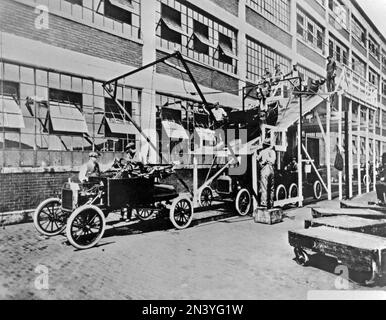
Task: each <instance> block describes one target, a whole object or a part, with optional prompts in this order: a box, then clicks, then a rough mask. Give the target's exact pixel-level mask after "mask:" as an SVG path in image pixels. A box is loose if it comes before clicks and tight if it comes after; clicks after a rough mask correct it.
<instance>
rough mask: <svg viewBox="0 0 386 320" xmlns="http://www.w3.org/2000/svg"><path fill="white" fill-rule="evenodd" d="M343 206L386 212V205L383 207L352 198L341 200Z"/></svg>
mask: <svg viewBox="0 0 386 320" xmlns="http://www.w3.org/2000/svg"><path fill="white" fill-rule="evenodd" d="M340 207H341V208H352V209H368V210H375V211H380V212H385V213H386V207H381V206H379V205H377V204H368V203H363V202H355V201H351V200H345V201H341V202H340Z"/></svg>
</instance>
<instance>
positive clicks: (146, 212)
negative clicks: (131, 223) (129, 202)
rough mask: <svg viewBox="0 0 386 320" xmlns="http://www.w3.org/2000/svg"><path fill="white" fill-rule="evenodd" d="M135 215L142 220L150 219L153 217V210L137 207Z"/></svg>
mask: <svg viewBox="0 0 386 320" xmlns="http://www.w3.org/2000/svg"><path fill="white" fill-rule="evenodd" d="M136 214H137V217H138V218H139V219H140V220H142V221H146V220H150V219H151V218H152V217H153V214H154V210H151V209H147V208H138V209H136Z"/></svg>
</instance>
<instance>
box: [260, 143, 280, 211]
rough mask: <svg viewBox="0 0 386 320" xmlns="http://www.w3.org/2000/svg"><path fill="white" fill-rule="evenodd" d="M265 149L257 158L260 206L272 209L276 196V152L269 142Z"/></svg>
mask: <svg viewBox="0 0 386 320" xmlns="http://www.w3.org/2000/svg"><path fill="white" fill-rule="evenodd" d="M263 148H264V149H262V150H261V151H260V153H259V155H258V157H257V160H258V161H259V163H260V206H261V207H265V208H267V209H271V208H272V207H273V199H274V195H275V169H274V166H275V163H276V151H275V147H274V146H271V145H270V143H269V142H268V141H266V142H264V144H263Z"/></svg>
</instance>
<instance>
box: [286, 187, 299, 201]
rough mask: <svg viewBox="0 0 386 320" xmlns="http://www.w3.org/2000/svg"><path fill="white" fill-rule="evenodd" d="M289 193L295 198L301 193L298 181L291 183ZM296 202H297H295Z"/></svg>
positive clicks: (291, 197)
mask: <svg viewBox="0 0 386 320" xmlns="http://www.w3.org/2000/svg"><path fill="white" fill-rule="evenodd" d="M288 194H289V198H290V199H294V198H297V197H298V194H299V193H298V186H297V184H296V183H293V184H291V186H290V188H289V192H288ZM294 204H295V202H294Z"/></svg>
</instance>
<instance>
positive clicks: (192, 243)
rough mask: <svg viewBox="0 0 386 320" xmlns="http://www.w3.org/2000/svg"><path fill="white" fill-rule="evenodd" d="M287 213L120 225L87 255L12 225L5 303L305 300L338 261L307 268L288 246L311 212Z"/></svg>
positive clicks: (2, 291)
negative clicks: (176, 224) (276, 217)
mask: <svg viewBox="0 0 386 320" xmlns="http://www.w3.org/2000/svg"><path fill="white" fill-rule="evenodd" d="M314 206H315V205H314ZM317 206H328V207H337V206H338V202H337V201H332V202H328V201H324V202H322V203H319V204H318V205H317ZM286 213H287V214H288V215H289V216H291V217H293V219H285V221H284V222H283V223H281V224H277V225H273V226H268V225H263V224H256V223H254V222H253V220H252V219H251V218H249V217H244V218H243V217H231V218H227V219H224V220H221V221H214V222H206V223H199V224H197V225H195V226H193V227H191V228H188V229H186V230H182V231H177V230H174V229H171V228H168V226H169V224H168V223H161V226H160V223H157V224H156V223H150V224H147V225H145V227H143V226H140V225H138V226H137V227H131V228H127V227H126V228H125V227H124V226H123V227H122V226H121V227H117V228H115V229H112V230H110V231H109V232H107V235H106V236H105V237H104V238H103V239H102V240H101V241H100V244H99V246H98V247H95V248H92V249H89V250H84V251H78V250H76V249H74V248H73V247H72V246H70V245H67V244H66V243H65V241H66V239H65V238H64V236H58V237H54V238H49V239H48V238H45V237H42V236H40V235H39V234H38V233H37V231H36V230H35V229H34V226H33V224H21V225H14V226H8V227H5V229H2V230H0V246H1V248H0V249H1V256H0V298H1V299H15V298H17V299H306V298H307V292H308V291H309V290H329V289H335V283H336V279H337V276H336V275H335V274H334V273H333V272H334V269H335V266H336V265H335V264H334V262H333V261H330V262H329V263H326V262H325V261H324V262H323V263H321V264H320V265H319V266H317V267H314V266H312V267H306V268H304V267H301V266H299V265H297V264H296V263H295V262H294V261H293V258H294V255H293V251H292V248H291V247H290V246H289V245H288V239H287V238H288V230H292V229H297V228H303V227H304V219H305V218H310V217H311V214H310V208H309V207H306V208H302V209H292V210H288V211H287V212H286ZM36 268H37V269H36ZM39 270H40V271H41V270H48V290H45V289H42V290H38V289H37V287H36V285H35V284H36V282H38V283H42V282H41V281H40V280H39V279H41V278H37V277H38V276H39V273H38V272H37V271H39ZM39 281H40V282H39ZM38 287H39V285H38ZM350 288H351V289H356V288H358V289H363V288H362V287H360V286H358V285H357V284H354V283H350ZM377 289H380V288H377Z"/></svg>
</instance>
